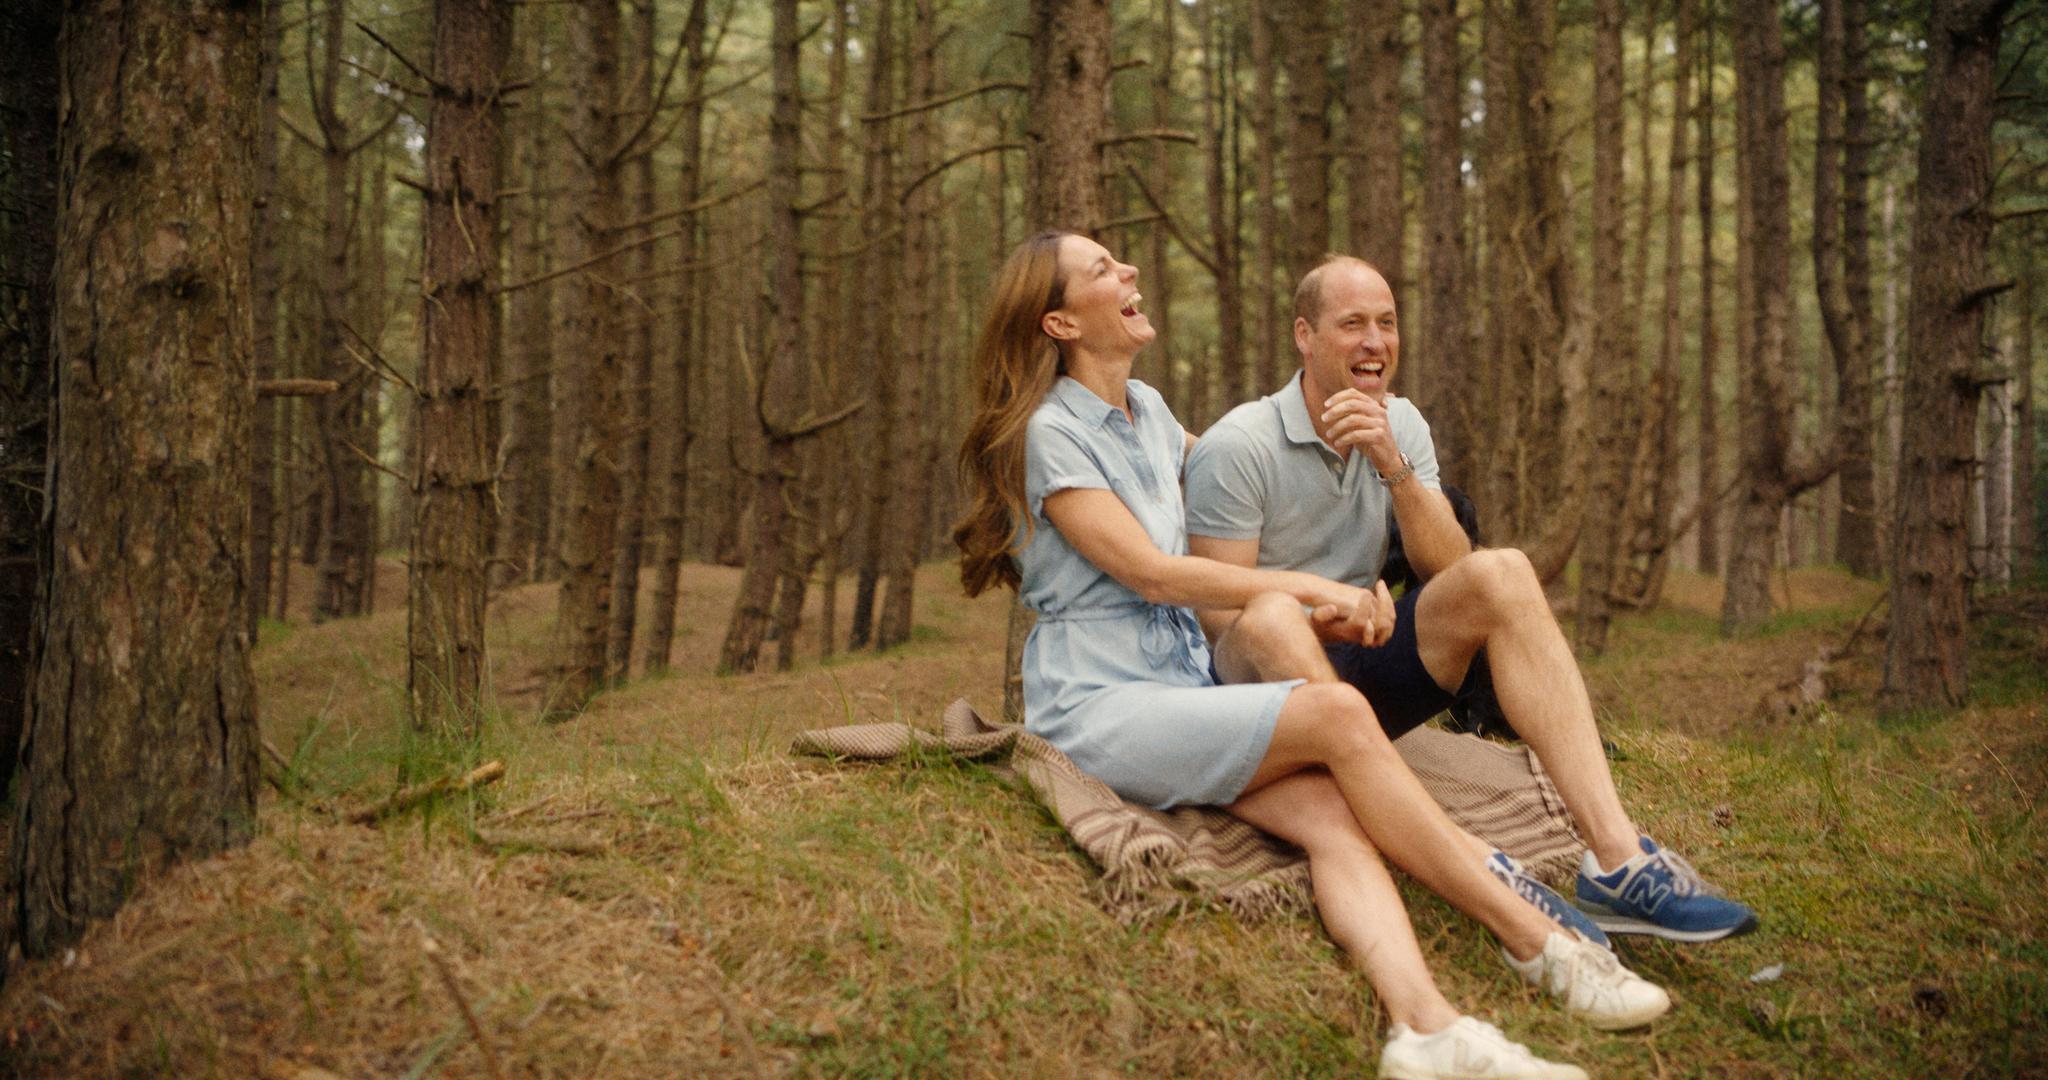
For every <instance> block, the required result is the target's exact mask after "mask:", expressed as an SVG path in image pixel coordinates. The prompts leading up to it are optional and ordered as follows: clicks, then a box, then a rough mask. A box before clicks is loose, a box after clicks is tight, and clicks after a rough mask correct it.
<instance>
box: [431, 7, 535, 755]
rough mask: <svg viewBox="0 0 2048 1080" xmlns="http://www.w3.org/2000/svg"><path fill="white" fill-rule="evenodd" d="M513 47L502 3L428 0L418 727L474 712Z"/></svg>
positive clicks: (508, 12)
mask: <svg viewBox="0 0 2048 1080" xmlns="http://www.w3.org/2000/svg"><path fill="white" fill-rule="evenodd" d="M511 44H512V5H511V3H510V2H509V0H435V3H434V53H433V55H434V61H433V72H434V83H433V106H432V109H431V111H430V112H429V113H428V114H427V147H426V187H425V189H424V192H423V194H424V196H425V200H424V201H425V205H424V208H423V209H422V211H421V227H420V232H421V234H422V237H423V248H424V254H423V256H422V263H421V268H422V273H421V275H420V276H421V290H420V291H421V298H422V300H423V303H422V304H421V305H420V373H419V379H418V385H419V402H418V408H419V422H418V423H417V424H416V425H415V427H416V428H417V430H418V437H419V443H418V447H419V449H418V451H417V453H416V454H415V455H414V469H415V472H414V473H413V499H414V500H415V505H416V508H417V509H416V510H415V517H414V520H413V530H412V559H411V570H410V573H408V574H407V581H408V585H407V592H408V596H407V603H406V661H407V662H406V680H405V681H406V696H407V698H408V699H409V700H410V702H411V705H412V722H413V726H414V727H416V728H419V729H421V730H424V731H431V732H450V733H453V732H460V733H463V734H466V735H471V736H473V735H475V734H476V732H477V730H478V727H479V725H480V724H481V723H482V720H483V701H482V695H483V685H484V661H485V655H486V654H485V651H484V600H485V598H486V595H487V593H488V590H489V587H490V582H489V579H488V578H487V576H486V573H487V571H488V568H489V564H490V554H491V537H492V535H493V534H494V532H495V531H496V530H495V528H494V526H495V524H496V522H495V521H494V519H493V515H494V508H493V503H494V501H495V498H496V490H495V486H494V477H493V475H492V473H493V468H494V466H495V465H496V460H495V454H496V450H497V448H496V447H495V446H494V445H492V440H491V438H490V432H489V423H488V415H487V410H486V408H485V402H486V401H487V400H489V398H490V397H491V371H492V369H493V368H495V367H496V366H497V352H498V333H497V329H498V319H497V312H496V310H495V309H496V304H495V303H494V302H493V300H492V297H491V287H492V284H493V280H494V278H495V277H496V273H497V266H498V188H499V183H498V162H499V151H500V146H499V142H500V139H499V135H500V131H501V129H502V125H501V122H500V102H499V97H498V95H499V86H500V85H501V84H502V83H503V81H504V71H505V59H506V56H507V55H508V54H509V53H510V51H511Z"/></svg>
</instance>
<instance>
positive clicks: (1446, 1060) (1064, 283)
mask: <svg viewBox="0 0 2048 1080" xmlns="http://www.w3.org/2000/svg"><path fill="white" fill-rule="evenodd" d="M1141 299H1142V298H1141V297H1140V296H1139V294H1138V291H1137V270H1136V269H1135V268H1133V267H1131V266H1127V265H1125V264H1123V263H1120V262H1117V261H1116V260H1115V259H1114V258H1113V257H1112V256H1111V255H1110V253H1109V252H1108V251H1106V250H1104V249H1103V247H1102V246H1101V245H1100V244H1097V243H1096V242H1094V241H1093V240H1090V239H1088V238H1087V237H1084V236H1080V235H1077V234H1072V233H1058V232H1054V233H1045V234H1042V235H1039V236H1036V237H1033V238H1031V239H1030V240H1027V241H1026V242H1025V243H1024V244H1023V245H1022V246H1020V247H1019V248H1018V249H1017V250H1016V251H1015V252H1014V253H1012V255H1011V256H1010V258H1009V260H1008V261H1007V262H1006V263H1005V265H1004V267H1003V269H1002V271H1001V273H1000V275H999V276H998V279H997V283H996V293H995V299H994V301H993V304H992V306H991V309H990V311H989V314H988V319H987V322H986V324H985V325H984V328H983V331H982V335H981V339H980V342H979V343H978V345H977V348H976V360H977V364H978V366H979V377H980V380H981V382H980V405H979V409H978V411H977V413H976V415H975V418H974V420H973V422H972V424H971V426H970V427H969V430H968V434H967V439H966V442H965V444H964V445H963V446H962V447H961V461H962V463H963V465H964V467H965V468H966V469H967V471H968V472H969V473H970V474H971V475H972V477H973V479H974V481H975V502H974V506H973V509H972V510H971V511H970V512H969V514H968V516H967V517H966V519H965V520H963V521H962V522H961V524H960V525H959V526H958V527H957V528H956V529H955V531H954V539H955V540H956V541H957V542H958V543H959V545H960V547H961V551H962V560H961V576H962V580H963V583H964V584H965V585H966V588H967V591H968V593H969V594H970V595H978V594H980V593H981V592H983V591H985V590H987V589H989V588H991V587H994V586H998V585H1007V586H1009V587H1011V588H1014V589H1017V590H1018V591H1019V593H1020V594H1021V596H1022V599H1023V602H1024V603H1025V605H1026V606H1028V607H1030V608H1032V609H1033V610H1034V611H1036V612H1037V613H1038V624H1037V627H1036V628H1035V629H1034V630H1033V631H1032V634H1031V638H1030V640H1029V642H1028V643H1027V644H1026V646H1025V650H1024V665H1023V666H1024V699H1025V714H1026V725H1027V727H1029V728H1030V730H1032V731H1033V732H1035V733H1037V734H1039V735H1041V736H1043V737H1044V738H1045V739H1047V740H1048V741H1049V742H1051V743H1052V744H1053V745H1055V746H1057V747H1059V748H1060V750H1061V751H1063V752H1064V753H1066V754H1067V756H1068V757H1070V758H1072V759H1073V761H1074V763H1075V764H1076V765H1079V766H1080V767H1081V768H1082V769H1083V770H1085V771H1087V772H1088V773H1090V774H1091V775H1094V776H1096V777H1098V778H1100V779H1101V780H1103V781H1104V782H1105V783H1107V784H1109V785H1110V786H1111V787H1112V788H1114V789H1116V790H1117V792H1118V793H1119V794H1121V795H1123V796H1124V797H1125V798H1127V799H1129V800H1131V801H1134V802H1140V803H1145V804H1147V805H1151V806H1157V807H1161V808H1164V807H1168V806H1173V805H1178V804H1214V805H1220V806H1223V807H1225V808H1227V809H1228V810H1230V811H1231V812H1232V813H1234V814H1236V815H1237V816H1239V817H1241V818H1243V819H1245V820H1247V821H1249V822H1251V823H1252V824H1254V825H1257V826H1259V827H1260V828H1262V829H1265V830H1266V831H1268V832H1270V833H1273V834H1274V835H1276V836H1279V837H1282V838H1283V839H1286V840H1288V841H1291V842H1293V843H1295V844H1297V845H1299V846H1300V847H1301V848H1302V849H1303V850H1304V851H1306V852H1307V854H1308V858H1309V872H1310V878H1311V881H1312V883H1313V888H1314V891H1315V897H1316V904H1317V907H1318V910H1319V911H1320V912H1321V913H1322V916H1323V921H1324V924H1325V925H1326V926H1328V927H1329V930H1330V933H1331V936H1332V937H1334V938H1335V939H1336V940H1337V942H1338V944H1339V945H1341V946H1342V947H1343V948H1344V949H1345V951H1346V952H1347V953H1348V954H1349V955H1350V956H1351V957H1352V958H1353V959H1354V960H1355V961H1356V962H1358V963H1360V964H1361V965H1362V966H1363V967H1364V968H1365V970H1366V974H1367V977H1368V978H1369V979H1370V980H1371V982H1372V985H1373V989H1374V991H1375V993H1376V994H1377V995H1378V997H1379V999H1380V1001H1381V1002H1382V1003H1383V1004H1384V1005H1385V1007H1386V1009H1387V1012H1388V1016H1389V1020H1390V1021H1391V1026H1390V1028H1389V1031H1388V1037H1387V1041H1386V1045H1385V1048H1384V1051H1383V1053H1382V1055H1381V1059H1380V1070H1381V1075H1382V1076H1387V1077H1406V1078H1431V1077H1450V1076H1461V1077H1462V1076H1477V1077H1494V1076H1499V1077H1583V1076H1584V1073H1583V1072H1581V1071H1580V1070H1578V1069H1576V1068H1574V1067H1572V1066H1569V1065H1558V1064H1554V1063H1551V1062H1547V1061H1543V1060H1541V1059H1539V1058H1537V1057H1535V1056H1534V1055H1532V1054H1531V1053H1529V1051H1528V1050H1527V1049H1526V1048H1524V1047H1522V1046H1521V1045H1519V1044H1517V1043H1513V1042H1510V1041H1508V1040H1507V1038H1506V1037H1505V1036H1503V1035H1501V1033H1500V1032H1499V1031H1498V1030H1496V1029H1494V1028H1492V1027H1491V1026H1489V1025H1487V1024H1484V1023H1482V1022H1480V1021H1478V1020H1475V1019H1472V1018H1470V1017H1462V1016H1460V1015H1459V1013H1458V1011H1457V1009H1456V1008H1454V1007H1453V1006H1452V1005H1451V1004H1450V1003H1449V1002H1448V1001H1447V1000H1445V998H1444V997H1443V995H1442V993H1441V992H1440V991H1439V990H1438V989H1437V986H1436V983H1435V980H1434V979H1433V978H1432V977H1431V976H1430V974H1429V970H1428V967H1427V965H1426V964H1425V962H1424V960H1423V958H1422V951H1421V948H1420V946H1419V945H1418V944H1417V943H1416V940H1415V934H1414V930H1413V928H1412V927H1411V926H1410V924H1409V922H1408V919H1407V914H1406V911H1405V909H1404V908H1403V907H1402V904H1401V900H1400V896H1399V893H1398V892H1397V891H1396V889H1395V886H1394V882H1393V879H1392V878H1391V876H1390V875H1389V873H1388V871H1387V869H1386V867H1385V865H1384V864H1383V863H1382V862H1381V861H1380V855H1381V853H1382V852H1384V853H1385V855H1386V856H1387V857H1389V858H1391V859H1392V860H1393V861H1394V862H1395V863H1396V864H1398V865H1400V866H1401V867H1402V868H1403V869H1405V870H1407V871H1408V872H1409V873H1410V874H1411V875H1413V876H1414V877H1416V878H1417V879H1418V880H1420V881H1422V882H1423V883H1424V884H1425V885H1427V886H1429V887H1430V888H1431V889H1434V890H1435V891H1436V892H1437V893H1439V894H1440V895H1442V896H1444V897H1445V898H1446V899H1448V900H1450V901H1451V902H1452V903H1453V904H1455V905H1456V906H1457V907H1459V908H1460V909H1461V910H1463V911H1465V912H1466V913H1467V914H1469V915H1471V916H1473V917H1474V918H1476V919H1478V920H1479V921H1480V922H1481V923H1482V924H1484V925H1485V926H1486V927H1487V928H1488V929H1490V930H1492V931H1493V932H1494V934H1495V935H1496V936H1497V937H1499V938H1500V940H1501V942H1502V945H1503V950H1504V952H1505V954H1506V955H1507V959H1508V961H1509V963H1510V964H1511V965H1512V966H1513V967H1514V968H1515V969H1516V970H1517V971H1518V972H1520V973H1521V974H1522V975H1523V976H1524V977H1525V978H1527V979H1529V980H1530V981H1532V982H1537V983H1540V984H1541V985H1543V986H1544V987H1545V989H1546V990H1548V991H1549V992H1550V993H1552V994H1554V995H1556V996H1558V997H1560V998H1562V999H1563V1000H1564V1003H1565V1005H1566V1008H1567V1009H1568V1010H1569V1011H1571V1012H1573V1013H1574V1014H1576V1015H1580V1016H1582V1017H1584V1018H1586V1019H1587V1020H1589V1021H1590V1022H1591V1023H1593V1024H1594V1025H1595V1026H1598V1027H1603V1028H1622V1027H1632V1026H1637V1025H1640V1024H1643V1023H1647V1022H1648V1021H1649V1020H1651V1019H1653V1018H1655V1017H1656V1016H1658V1015H1661V1014H1662V1013H1663V1012H1664V1011H1665V1010H1666V1009H1667V1008H1668V1007H1669V1004H1670V1002H1669V999H1668V998H1667V997H1666V996H1665V994H1664V992H1663V991H1662V990H1659V989H1658V988H1656V987H1654V986H1651V985H1650V984H1649V983H1647V982H1644V981H1643V980H1641V979H1638V978H1636V977H1635V976H1634V975H1633V974H1631V973H1629V972H1628V971H1627V970H1626V969H1624V968H1622V967H1621V966H1620V964H1619V963H1618V962H1617V961H1616V960H1615V959H1614V957H1613V954H1611V953H1609V952H1607V951H1606V949H1605V948H1603V947H1601V945H1596V944H1594V943H1593V942H1591V941H1589V940H1588V939H1587V937H1585V936H1581V934H1580V933H1579V932H1576V930H1575V929H1564V928H1561V927H1560V926H1559V924H1558V923H1556V922H1553V921H1552V919H1553V918H1559V919H1569V918H1570V916H1569V915H1566V914H1564V913H1562V912H1560V911H1559V910H1558V909H1567V910H1568V908H1567V905H1564V904H1563V903H1562V901H1561V900H1557V899H1556V897H1555V894H1548V899H1550V900H1552V901H1555V903H1554V904H1550V905H1546V907H1547V908H1548V909H1549V910H1550V911H1552V914H1551V915H1548V916H1546V914H1545V913H1544V911H1543V910H1539V909H1538V908H1537V907H1535V906H1532V904H1531V902H1530V901H1528V900H1524V899H1523V898H1522V896H1519V895H1517V889H1521V890H1522V891H1523V892H1525V893H1530V894H1531V895H1536V894H1534V893H1531V892H1530V889H1529V883H1528V882H1526V881H1518V882H1517V884H1516V887H1514V888H1511V887H1510V885H1509V884H1507V883H1504V881H1503V880H1502V878H1499V877H1496V876H1495V873H1503V872H1504V871H1501V870H1496V871H1493V872H1489V870H1488V868H1487V865H1486V864H1487V860H1488V859H1489V858H1490V857H1492V856H1493V855H1494V853H1493V852H1492V851H1491V850H1490V849H1489V848H1488V847H1487V846H1486V845H1485V844H1483V843H1481V842H1480V841H1479V840H1477V839H1476V838H1474V837H1472V836H1471V835H1469V834H1467V833H1465V832H1463V831H1462V830H1460V829H1459V828H1458V827H1457V826H1456V825H1454V824H1453V823H1452V822H1451V821H1450V820H1449V819H1448V818H1446V817H1445V816H1444V814H1443V812H1442V810H1441V809H1440V808H1439V807H1438V806H1437V805H1436V803H1435V802H1434V801H1433V800H1431V799H1430V797H1429V796H1428V794H1427V793H1425V792H1424V791H1423V789H1422V786H1421V784H1420V783H1419V782H1418V781H1417V780H1416V779H1415V777H1414V775H1413V774H1412V773H1410V772H1409V771H1408V769H1407V766H1406V765H1405V764H1403V763H1402V761H1401V758H1400V756H1399V755H1398V754H1397V753H1396V752H1395V751H1394V749H1393V747H1392V745H1391V744H1390V743H1388V741H1387V739H1386V737H1385V735H1384V734H1383V733H1382V732H1381V731H1380V727H1379V724H1378V722H1377V721H1376V720H1375V719H1374V717H1373V715H1372V712H1371V710H1370V708H1369V707H1368V706H1367V705H1366V702H1365V699H1364V698H1363V697H1362V696H1360V695H1359V694H1358V692H1357V691H1355V690H1353V689H1352V688H1351V687H1349V686H1346V685H1343V684H1341V683H1329V684H1320V683H1319V684H1302V683H1300V682H1282V683H1253V684H1245V685H1233V686H1218V685H1215V684H1214V682H1213V680H1212V679H1211V678H1210V675H1209V651H1208V646H1207V644H1206V642H1205V641H1204V639H1203V637H1202V633H1201V630H1200V628H1199V627H1198V626H1197V625H1196V623H1195V620H1194V616H1193V614H1192V613H1191V612H1190V611H1189V608H1225V609H1228V608H1247V609H1252V610H1262V611H1265V612H1267V613H1268V614H1269V615H1270V612H1271V611H1272V610H1274V609H1287V610H1289V611H1292V612H1299V611H1301V610H1302V608H1303V607H1307V608H1311V609H1313V612H1314V615H1313V617H1314V618H1315V619H1316V620H1318V621H1319V622H1324V623H1327V624H1329V625H1330V626H1331V627H1334V628H1336V629H1337V630H1338V631H1339V632H1341V633H1343V634H1344V635H1346V636H1349V637H1353V638H1354V639H1356V640H1359V641H1361V642H1362V643H1365V644H1379V643H1381V642H1384V641H1385V640H1386V637H1387V635H1388V634H1389V633H1390V632H1391V630H1392V617H1393V607H1392V604H1391V602H1390V601H1389V599H1388V597H1387V594H1386V588H1385V585H1384V584H1382V585H1381V586H1379V588H1378V589H1377V590H1375V591H1373V592H1367V591H1366V590H1362V589H1358V588H1355V587H1353V586H1349V585H1345V584H1342V583H1339V582H1334V581H1328V580H1325V579H1323V578H1318V577H1315V576H1313V575H1309V574H1301V573H1293V572H1281V571H1266V570H1254V569H1249V568H1245V567H1239V566H1231V565H1228V564H1224V563H1218V562H1212V561H1209V560H1206V559H1199V558H1194V557H1190V556H1188V555H1187V554H1186V551H1187V535H1186V531H1185V527H1184V524H1183V521H1182V505H1181V493H1180V488H1179V483H1178V481H1179V477H1180V471H1181V463H1182V460H1183V458H1184V457H1185V455H1186V451H1187V449H1188V447H1189V446H1190V445H1192V443H1193V441H1194V440H1193V436H1191V435H1189V434H1188V433H1187V432H1186V431H1184V430H1183V429H1182V428H1181V427H1180V425H1179V424H1178V423H1177V422H1176V421H1175V420H1174V419H1173V416H1172V414H1171V413H1170V412H1169V411H1168V410H1167V408H1166V404H1165V402H1164V401H1163V400H1162V399H1161V398H1160V396H1159V394H1158V393H1157V392H1156V391H1154V390H1153V389H1152V388H1150V387H1148V386H1146V385H1145V384H1144V383H1142V382H1137V381H1134V380H1132V379H1131V378H1130V372H1131V364H1132V360H1133V358H1134V357H1135V356H1136V354H1137V353H1138V351H1139V350H1140V349H1141V348H1143V347H1144V346H1145V345H1146V344H1148V343H1149V342H1150V341H1151V340H1152V338H1153V336H1154V334H1155V331H1154V330H1153V328H1152V325H1151V323H1150V322H1149V321H1148V320H1147V319H1146V317H1145V315H1144V313H1143V312H1142V311H1141V310H1139V306H1138V305H1139V303H1140V302H1141ZM1305 626H1306V623H1305V622H1304V627H1305ZM1503 858H1504V857H1503ZM1537 888H1539V889H1540V886H1539V887H1537ZM1543 892H1544V893H1547V890H1543ZM1537 899H1539V900H1540V899H1543V897H1541V896H1538V897H1537Z"/></svg>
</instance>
